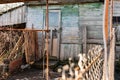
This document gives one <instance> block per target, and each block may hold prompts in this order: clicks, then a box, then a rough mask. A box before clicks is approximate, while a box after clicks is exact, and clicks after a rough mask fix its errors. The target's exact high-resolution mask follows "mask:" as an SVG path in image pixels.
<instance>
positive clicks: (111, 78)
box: [109, 29, 115, 80]
mask: <svg viewBox="0 0 120 80" xmlns="http://www.w3.org/2000/svg"><path fill="white" fill-rule="evenodd" d="M111 35H112V38H111V42H110V54H109V80H114V65H115V64H114V63H115V29H112V33H111Z"/></svg>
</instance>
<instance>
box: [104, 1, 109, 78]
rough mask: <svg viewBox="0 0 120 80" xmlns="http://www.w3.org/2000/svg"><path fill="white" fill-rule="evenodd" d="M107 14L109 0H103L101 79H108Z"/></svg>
mask: <svg viewBox="0 0 120 80" xmlns="http://www.w3.org/2000/svg"><path fill="white" fill-rule="evenodd" d="M108 14H109V0H105V4H104V15H103V41H104V66H103V80H108V70H107V69H108V60H107V58H108V57H107V56H108V55H107V53H108V52H107V49H108V48H107V41H108V23H109V21H108V18H109V17H108Z"/></svg>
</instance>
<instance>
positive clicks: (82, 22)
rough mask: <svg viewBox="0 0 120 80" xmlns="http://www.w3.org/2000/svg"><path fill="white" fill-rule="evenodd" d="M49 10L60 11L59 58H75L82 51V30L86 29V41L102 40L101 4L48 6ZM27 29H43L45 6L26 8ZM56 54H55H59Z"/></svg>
mask: <svg viewBox="0 0 120 80" xmlns="http://www.w3.org/2000/svg"><path fill="white" fill-rule="evenodd" d="M49 9H50V10H60V12H61V18H60V25H61V26H60V27H61V29H62V30H61V32H60V33H58V34H61V41H60V43H59V45H58V46H60V47H59V49H60V51H59V52H60V56H59V57H60V58H61V59H67V58H68V57H77V55H78V54H79V53H80V52H81V51H82V39H83V35H82V28H83V27H84V26H86V28H87V39H98V40H99V39H102V13H103V4H102V3H86V4H76V5H50V6H49ZM27 10H28V13H27V27H28V28H30V27H31V26H34V27H35V28H36V29H42V28H44V27H45V6H28V8H27ZM59 52H58V53H56V54H59Z"/></svg>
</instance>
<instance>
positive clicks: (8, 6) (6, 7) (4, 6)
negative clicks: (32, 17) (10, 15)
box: [0, 2, 24, 14]
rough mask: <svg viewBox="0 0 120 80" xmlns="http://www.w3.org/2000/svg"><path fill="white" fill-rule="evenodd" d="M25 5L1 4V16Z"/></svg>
mask: <svg viewBox="0 0 120 80" xmlns="http://www.w3.org/2000/svg"><path fill="white" fill-rule="evenodd" d="M23 4H24V3H22V2H21V3H10V4H1V5H0V14H2V13H3V12H6V11H9V10H10V9H12V8H15V7H18V6H21V5H23Z"/></svg>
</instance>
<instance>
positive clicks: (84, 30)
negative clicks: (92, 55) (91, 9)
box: [83, 26, 87, 54]
mask: <svg viewBox="0 0 120 80" xmlns="http://www.w3.org/2000/svg"><path fill="white" fill-rule="evenodd" d="M83 53H85V54H87V28H86V26H84V27H83Z"/></svg>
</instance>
